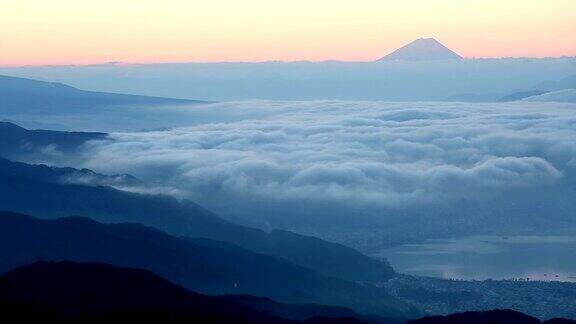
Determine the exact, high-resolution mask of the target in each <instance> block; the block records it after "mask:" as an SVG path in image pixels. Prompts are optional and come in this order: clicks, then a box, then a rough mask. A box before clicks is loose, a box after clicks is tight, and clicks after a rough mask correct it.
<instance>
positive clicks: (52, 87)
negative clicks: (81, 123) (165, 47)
mask: <svg viewBox="0 0 576 324" xmlns="http://www.w3.org/2000/svg"><path fill="white" fill-rule="evenodd" d="M193 103H203V101H198V100H187V99H172V98H161V97H149V96H138V95H127V94H117V93H106V92H94V91H84V90H80V89H77V88H74V87H71V86H68V85H65V84H62V83H56V82H45V81H38V80H32V79H25V78H17V77H11V76H4V75H0V112H2V113H18V114H27V113H38V112H46V113H48V112H51V113H56V112H66V111H74V110H77V109H85V108H94V109H96V108H99V107H106V106H123V105H160V104H163V105H174V104H193Z"/></svg>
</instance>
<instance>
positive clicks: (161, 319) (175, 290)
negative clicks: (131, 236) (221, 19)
mask: <svg viewBox="0 0 576 324" xmlns="http://www.w3.org/2000/svg"><path fill="white" fill-rule="evenodd" d="M243 298H244V297H243V296H236V297H233V298H232V297H227V296H218V297H217V296H207V295H202V294H198V293H194V292H191V291H189V290H186V289H184V288H182V287H180V286H177V285H175V284H173V283H171V282H169V281H166V280H165V279H163V278H161V277H159V276H157V275H156V274H154V273H152V272H149V271H145V270H139V269H133V268H123V267H117V266H112V265H107V264H99V263H90V264H79V263H72V262H59V263H54V262H38V263H34V264H32V265H28V266H24V267H21V268H18V269H16V270H13V271H11V272H9V273H7V274H5V275H3V276H1V277H0V310H1V313H0V318H3V319H5V320H6V319H11V320H15V319H18V320H19V322H28V321H31V320H35V321H36V320H41V321H42V322H56V321H58V322H59V323H61V322H65V323H70V322H76V323H86V322H88V323H103V322H104V323H111V322H112V323H134V322H139V323H199V322H200V323H295V322H297V321H295V320H288V319H284V318H281V317H279V316H276V315H275V314H273V313H274V312H276V313H285V314H288V315H289V313H290V311H291V310H298V309H299V308H300V307H302V308H304V307H306V306H298V305H284V304H279V303H275V302H273V301H268V302H269V303H270V304H273V305H274V307H275V310H272V311H270V309H267V310H266V311H263V310H261V309H258V305H257V304H254V306H248V305H249V304H250V300H251V299H253V298H252V297H249V296H246V300H247V302H242V300H243ZM317 307H318V309H319V310H321V311H320V313H322V312H329V311H330V310H331V308H330V307H323V306H317ZM308 309H310V308H308ZM333 310H334V311H335V314H339V313H342V311H341V310H339V309H336V308H334V309H333ZM308 314H309V315H310V317H309V318H304V320H306V323H316V322H318V323H320V322H322V323H361V322H362V321H361V320H359V319H354V318H353V317H351V316H352V315H354V313H349V315H350V316H348V317H347V318H330V317H325V316H323V317H321V318H315V317H317V316H316V315H315V314H314V312H313V311H312V312H308ZM298 322H299V321H298Z"/></svg>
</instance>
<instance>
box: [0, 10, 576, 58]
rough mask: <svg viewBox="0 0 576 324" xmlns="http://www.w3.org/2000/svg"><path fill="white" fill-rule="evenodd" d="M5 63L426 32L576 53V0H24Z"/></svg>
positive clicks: (5, 19) (339, 47)
mask: <svg viewBox="0 0 576 324" xmlns="http://www.w3.org/2000/svg"><path fill="white" fill-rule="evenodd" d="M1 16H2V17H0V65H26V64H30V65H36V64H92V63H103V62H108V61H121V62H127V63H155V62H192V61H194V62H220V61H268V60H286V61H293V60H312V61H321V60H332V59H333V60H348V61H370V60H374V59H377V58H379V57H381V56H383V55H384V54H386V53H388V52H390V51H392V50H394V49H396V48H398V47H400V46H402V45H404V44H405V43H407V42H410V41H412V40H414V39H416V38H419V37H435V38H436V39H438V40H439V41H441V42H442V43H444V44H445V45H446V46H448V47H450V48H451V49H453V50H454V51H456V52H458V53H459V54H461V55H463V56H465V57H478V58H481V57H547V56H552V57H555V56H576V1H573V0H522V1H520V0H507V1H502V0H467V1H461V0H458V1H456V0H436V1H429V0H410V1H396V0H394V1H386V0H354V1H352V0H330V1H328V0H314V1H309V0H292V1H280V0H243V1H237V0H211V1H183V0H141V1H116V0H99V1H76V0H74V1H73V0H53V1H45V0H20V1H11V2H9V3H6V4H3V5H2V15H1Z"/></svg>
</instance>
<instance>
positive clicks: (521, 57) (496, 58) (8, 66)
mask: <svg viewBox="0 0 576 324" xmlns="http://www.w3.org/2000/svg"><path fill="white" fill-rule="evenodd" d="M574 58H576V54H574V55H560V56H500V57H462V58H460V59H446V60H387V61H386V60H381V58H378V59H375V60H370V61H368V60H366V61H359V60H358V61H354V60H349V61H347V60H335V59H325V60H306V59H302V60H273V59H271V60H264V61H225V60H223V61H166V62H122V61H107V62H101V63H86V64H74V63H70V64H65V63H63V64H50V63H47V64H0V68H31V67H105V66H110V67H111V66H118V67H121V66H136V65H138V66H139V65H171V64H263V63H312V64H319V63H386V62H397V63H399V62H404V63H429V62H447V61H475V60H478V61H480V60H553V59H574Z"/></svg>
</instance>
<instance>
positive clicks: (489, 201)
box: [29, 101, 576, 251]
mask: <svg viewBox="0 0 576 324" xmlns="http://www.w3.org/2000/svg"><path fill="white" fill-rule="evenodd" d="M176 109H177V110H176ZM575 109H576V105H574V104H570V103H553V102H546V103H539V102H512V103H446V102H398V103H394V102H379V101H300V102H287V101H238V102H223V103H214V104H208V105H200V106H190V107H181V108H173V110H163V108H156V110H158V112H157V115H158V116H163V117H160V118H159V119H158V122H159V123H162V122H164V119H166V118H169V117H166V116H169V115H170V112H173V113H174V114H175V116H176V118H174V120H176V119H177V120H178V122H179V123H181V124H185V123H187V122H188V121H189V122H190V124H191V125H194V126H189V127H176V128H170V129H166V130H159V131H140V132H112V133H110V134H109V135H108V137H107V138H106V139H105V140H97V141H91V142H89V143H87V144H86V145H84V146H83V147H82V151H81V153H80V154H78V155H77V156H76V157H74V158H73V160H70V157H68V156H66V157H65V158H63V159H62V158H60V155H59V154H58V151H57V148H56V149H55V150H54V151H53V152H44V153H45V154H41V155H39V156H38V157H36V158H37V159H38V160H37V162H49V163H52V164H55V165H66V166H69V165H70V164H73V165H76V166H80V167H85V168H89V169H92V170H95V171H97V172H101V173H127V174H132V175H135V176H136V177H138V178H140V179H144V180H146V181H147V182H148V183H149V184H150V185H151V186H152V187H151V188H148V189H146V190H152V191H156V192H166V193H170V194H174V195H176V196H177V197H179V198H184V197H185V198H190V199H192V200H194V201H196V202H198V203H200V204H202V205H204V206H207V207H208V208H210V209H212V210H214V211H216V212H217V213H219V214H220V215H222V216H224V217H226V218H228V219H231V220H233V221H236V222H240V223H243V224H247V225H250V226H256V227H259V228H263V229H272V228H284V229H290V230H295V231H298V232H302V233H308V234H312V233H313V234H315V235H319V236H321V237H325V238H330V239H332V240H336V241H339V242H342V243H345V244H349V245H352V246H356V247H358V248H361V249H364V250H366V251H373V250H374V249H377V248H378V247H380V246H389V245H393V244H398V243H401V242H414V241H415V240H421V239H424V238H435V237H440V236H445V235H448V236H459V235H466V234H477V233H480V234H507V235H509V234H526V233H532V232H533V231H534V228H538V229H539V230H540V231H545V232H546V231H551V232H558V231H570V228H575V225H576V224H575V223H574V221H573V219H572V216H573V215H574V212H575V209H574V208H575V207H574V205H573V204H571V203H570V201H571V200H572V199H574V197H575V192H574V189H573V188H574V181H575V170H576V144H575V142H574V140H573V139H574V138H575V136H576V127H575V124H576V117H575V115H574V111H575ZM148 110H149V111H152V112H153V111H154V109H152V108H148ZM199 116H200V117H199ZM107 118H111V119H113V118H115V116H114V115H113V114H112V115H111V116H110V117H107ZM134 118H135V116H134ZM29 120H30V119H29ZM31 120H33V119H31ZM54 121H55V122H56V121H57V119H55V120H54ZM93 121H94V122H96V123H102V124H103V125H105V124H106V123H107V121H106V119H102V120H98V119H95V120H93ZM62 122H63V123H66V122H67V121H66V120H65V119H64V120H63V121H62ZM160 125H161V124H158V125H157V126H158V127H160ZM72 161H73V162H72ZM156 186H157V188H154V187H156ZM503 197H506V198H503ZM544 210H545V211H546V212H545V213H543V211H544ZM551 220H554V221H553V222H552V221H551Z"/></svg>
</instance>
